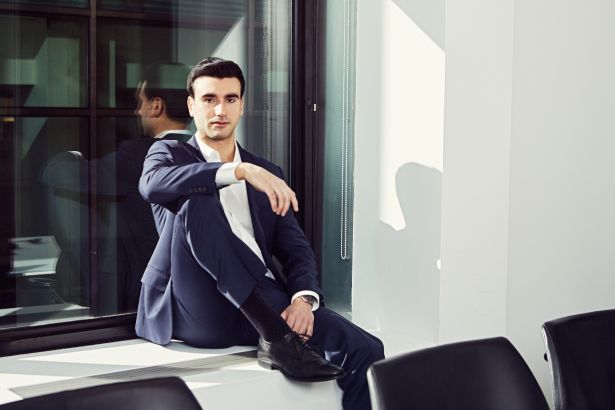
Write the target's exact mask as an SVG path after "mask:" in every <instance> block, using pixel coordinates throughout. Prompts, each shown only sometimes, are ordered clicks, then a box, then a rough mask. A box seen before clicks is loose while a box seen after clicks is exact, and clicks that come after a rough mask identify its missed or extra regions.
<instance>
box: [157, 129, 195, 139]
mask: <svg viewBox="0 0 615 410" xmlns="http://www.w3.org/2000/svg"><path fill="white" fill-rule="evenodd" d="M168 134H186V135H192V131H190V130H166V131H162V132H161V133H160V134H156V136H155V137H154V138H155V139H160V138H164V137H166V136H167V135H168Z"/></svg>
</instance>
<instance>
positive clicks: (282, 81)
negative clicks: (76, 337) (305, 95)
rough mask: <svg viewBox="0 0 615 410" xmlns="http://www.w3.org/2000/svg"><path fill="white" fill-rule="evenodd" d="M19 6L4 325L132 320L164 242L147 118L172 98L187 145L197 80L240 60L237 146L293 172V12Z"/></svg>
mask: <svg viewBox="0 0 615 410" xmlns="http://www.w3.org/2000/svg"><path fill="white" fill-rule="evenodd" d="M6 3H7V2H6V1H4V2H3V1H2V0H0V6H2V5H3V4H6ZM13 3H15V2H13ZM17 3H18V4H23V5H26V4H27V5H28V7H27V8H25V9H27V11H20V12H19V14H12V13H9V12H7V13H4V14H3V13H0V35H1V36H2V38H3V40H4V46H3V47H2V48H0V195H1V196H2V199H3V200H2V201H0V215H1V216H0V218H2V221H1V223H0V329H1V328H11V327H20V326H30V325H34V324H42V323H49V322H58V321H66V320H73V319H78V318H79V319H82V318H91V317H99V316H103V315H115V314H119V313H126V312H134V311H135V309H136V305H137V301H138V296H139V291H140V278H141V275H142V273H143V270H144V267H145V264H146V263H147V261H148V260H149V256H150V255H151V252H152V251H153V247H154V246H155V244H156V241H157V233H156V231H155V227H154V224H153V217H152V214H151V209H150V206H149V204H147V203H145V202H144V201H143V200H142V199H141V198H140V195H139V193H138V190H137V183H138V179H139V176H140V174H141V168H142V163H143V159H144V158H145V155H146V153H147V150H148V149H149V147H150V146H151V145H152V144H153V143H154V141H155V139H154V137H155V135H154V133H152V132H151V129H148V126H147V124H146V123H144V121H143V117H139V109H138V108H139V107H140V106H142V104H143V103H144V102H145V103H147V101H149V99H151V98H153V97H154V96H158V97H160V96H162V98H163V99H164V100H165V101H166V102H168V104H167V105H166V106H167V108H169V109H170V110H171V111H172V112H173V115H175V116H176V117H177V116H179V117H181V116H182V115H183V116H184V120H188V123H187V124H186V123H185V122H186V121H184V123H182V122H181V121H180V122H179V123H176V125H174V128H175V131H178V130H179V131H182V132H183V134H182V135H181V136H180V137H181V138H186V139H187V138H189V137H190V131H189V129H191V127H192V124H191V123H190V122H189V120H190V119H189V117H187V115H186V114H185V113H184V114H182V112H185V111H186V107H185V101H186V96H187V94H185V93H186V91H185V82H186V76H187V72H188V70H189V69H190V67H191V66H192V65H193V64H195V63H196V62H198V61H200V60H201V59H202V58H203V57H206V56H208V55H214V56H219V57H222V58H227V59H232V60H234V61H236V62H237V63H238V64H240V65H241V67H242V68H243V69H244V73H245V75H246V77H247V78H248V88H247V89H246V95H245V98H246V111H245V115H244V120H243V126H242V129H241V130H239V135H238V138H239V141H240V143H241V144H243V146H244V147H245V148H247V149H249V150H251V151H252V152H254V153H255V154H257V155H260V156H263V157H266V158H269V159H271V160H272V161H274V162H276V163H278V164H280V165H281V166H282V168H283V169H284V171H286V172H287V171H288V169H289V154H288V147H289V123H288V121H289V116H288V112H289V87H288V84H289V61H290V56H289V48H290V38H291V36H290V33H291V30H290V27H289V21H290V17H289V16H290V4H291V3H290V1H289V0H288V1H275V2H274V1H273V0H255V1H247V0H232V1H228V0H225V1H222V0H220V1H213V0H206V1H200V0H199V1H196V0H192V1H184V0H174V1H161V0H160V1H153V0H150V1H146V0H143V1H130V2H125V1H115V0H99V1H97V10H96V12H97V13H99V15H98V16H97V17H96V19H90V16H89V13H90V9H89V8H87V9H84V10H79V11H76V10H70V9H66V8H55V7H54V6H83V5H88V4H89V3H88V2H87V1H86V0H63V1H54V2H53V4H49V2H44V1H42V0H41V1H20V2H17ZM37 5H45V6H46V7H45V9H44V12H43V10H41V11H39V12H37V10H36V7H37ZM67 10H68V11H67ZM67 12H68V13H73V14H79V13H82V14H83V16H80V17H75V16H65V15H63V14H62V13H67ZM44 15H46V17H43V16H44ZM152 16H153V18H152ZM90 22H93V24H95V25H96V27H93V30H90V29H91V27H89V26H88V25H89V24H91V23H90ZM90 32H91V33H95V34H94V36H92V37H90V36H89V33H90ZM89 47H95V55H96V62H95V64H93V62H92V61H91V60H89V57H90V53H88V49H89ZM88 70H94V71H92V72H88ZM91 80H95V81H91ZM144 82H146V83H147V85H148V87H146V88H147V89H148V91H151V93H150V94H151V95H145V94H144V95H141V92H142V91H143V88H142V87H143V85H144ZM89 96H91V97H92V100H93V101H94V102H95V106H90V104H89V101H90V99H89ZM171 99H172V100H173V101H175V102H173V103H171V102H170V101H171ZM177 101H179V103H177ZM49 108H54V110H49ZM58 108H61V109H58ZM60 116H61V117H60ZM176 119H177V118H176ZM183 128H187V129H183ZM180 137H175V138H180ZM287 173H288V172H287Z"/></svg>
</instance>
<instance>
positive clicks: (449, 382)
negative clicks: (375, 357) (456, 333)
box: [367, 337, 549, 410]
mask: <svg viewBox="0 0 615 410" xmlns="http://www.w3.org/2000/svg"><path fill="white" fill-rule="evenodd" d="M367 377H368V382H369V388H370V394H371V400H372V407H373V409H374V410H402V409H403V410H428V409H429V410H431V409H433V410H465V409H468V410H548V409H549V406H548V405H547V401H546V400H545V397H544V395H543V394H542V391H541V390H540V387H539V386H538V383H537V382H536V379H535V378H534V375H533V374H532V372H531V371H530V369H529V367H528V366H527V364H526V363H525V361H524V360H523V358H522V357H521V355H520V354H519V352H517V350H516V349H515V348H514V347H513V345H512V344H511V343H510V342H509V341H508V340H507V339H505V338H503V337H498V338H493V339H484V340H473V341H468V342H460V343H453V344H448V345H442V346H437V347H432V348H429V349H424V350H419V351H416V352H411V353H405V354H403V355H400V356H396V357H392V358H389V359H384V360H381V361H379V362H376V363H374V364H373V365H372V366H371V367H370V368H369V370H368V373H367Z"/></svg>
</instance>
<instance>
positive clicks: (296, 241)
mask: <svg viewBox="0 0 615 410" xmlns="http://www.w3.org/2000/svg"><path fill="white" fill-rule="evenodd" d="M277 174H278V176H279V177H280V178H283V174H282V171H281V170H280V169H279V168H278V172H277ZM275 229H276V230H275V236H274V237H275V240H274V248H273V255H274V256H275V257H276V258H277V259H278V260H279V261H280V263H281V264H282V266H283V269H284V273H285V275H286V278H287V288H288V293H289V294H290V295H293V294H295V293H297V292H299V291H302V290H311V291H314V292H316V293H318V294H319V295H320V299H321V300H322V297H323V296H322V290H321V289H320V286H319V284H318V278H317V272H318V270H317V267H316V258H315V256H314V252H313V251H312V248H311V246H310V243H309V242H308V240H307V238H306V237H305V234H304V233H303V231H302V230H301V228H300V227H299V223H298V222H297V219H296V218H295V213H294V212H293V210H292V208H291V209H289V210H288V212H287V213H286V215H285V216H279V217H278V218H277V221H276V228H275Z"/></svg>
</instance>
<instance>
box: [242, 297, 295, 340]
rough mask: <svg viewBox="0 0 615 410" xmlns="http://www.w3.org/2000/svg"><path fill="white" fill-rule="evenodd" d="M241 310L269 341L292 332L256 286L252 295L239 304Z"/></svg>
mask: <svg viewBox="0 0 615 410" xmlns="http://www.w3.org/2000/svg"><path fill="white" fill-rule="evenodd" d="M239 310H241V313H243V314H244V316H245V317H246V318H247V319H248V320H249V321H250V323H252V326H254V328H256V331H257V332H258V334H259V335H261V337H262V338H263V339H265V340H266V341H268V342H275V341H278V340H280V339H282V337H283V336H284V335H285V334H287V333H288V332H290V328H289V327H288V325H287V324H286V322H285V321H284V319H282V317H281V316H280V315H278V314H277V313H276V312H275V311H274V310H273V309H272V308H271V307H270V306H269V305H268V304H267V302H265V300H264V299H263V298H262V297H261V295H260V293H259V292H258V290H257V289H256V288H254V290H252V293H250V296H248V298H247V299H246V300H245V302H243V304H242V305H241V306H239Z"/></svg>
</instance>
